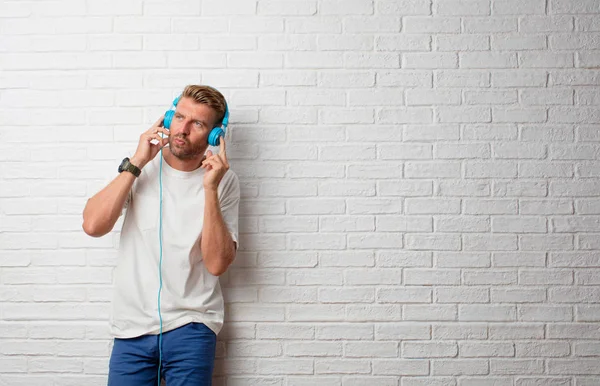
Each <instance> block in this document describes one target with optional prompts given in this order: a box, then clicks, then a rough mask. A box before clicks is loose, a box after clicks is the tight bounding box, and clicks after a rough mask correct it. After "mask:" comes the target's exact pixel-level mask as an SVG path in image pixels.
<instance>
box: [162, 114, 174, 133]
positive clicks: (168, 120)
mask: <svg viewBox="0 0 600 386" xmlns="http://www.w3.org/2000/svg"><path fill="white" fill-rule="evenodd" d="M174 116H175V111H174V110H169V111H167V112H166V113H165V119H164V120H163V127H164V128H165V129H167V130H169V129H170V128H171V121H173V117H174Z"/></svg>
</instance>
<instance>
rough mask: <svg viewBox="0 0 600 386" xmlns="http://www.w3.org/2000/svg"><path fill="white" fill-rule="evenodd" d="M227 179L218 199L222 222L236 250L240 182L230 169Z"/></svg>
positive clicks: (237, 244)
mask: <svg viewBox="0 0 600 386" xmlns="http://www.w3.org/2000/svg"><path fill="white" fill-rule="evenodd" d="M227 173H228V174H229V176H228V177H229V178H227V179H226V180H225V181H224V184H223V189H222V190H221V195H220V197H219V204H220V207H221V214H222V216H223V221H225V225H226V226H227V229H228V230H229V233H230V234H231V238H232V239H233V242H234V243H235V248H236V250H237V249H238V248H239V229H238V222H239V208H240V181H239V179H238V176H237V175H236V174H235V173H234V172H233V171H232V170H231V169H230V170H228V171H227Z"/></svg>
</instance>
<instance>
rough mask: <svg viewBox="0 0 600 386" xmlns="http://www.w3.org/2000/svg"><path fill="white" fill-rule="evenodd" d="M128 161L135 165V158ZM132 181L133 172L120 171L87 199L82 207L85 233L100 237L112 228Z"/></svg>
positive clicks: (133, 177)
mask: <svg viewBox="0 0 600 386" xmlns="http://www.w3.org/2000/svg"><path fill="white" fill-rule="evenodd" d="M130 162H131V163H132V164H134V165H136V166H137V164H136V163H135V162H136V161H135V160H133V159H132V160H131V161H130ZM134 181H135V176H134V175H133V174H131V173H127V172H126V173H121V174H119V175H118V176H117V177H116V178H115V179H114V180H112V181H111V182H110V184H108V185H107V186H106V187H105V188H104V189H102V190H101V191H99V192H98V193H96V194H95V195H94V196H92V197H91V198H90V199H89V200H88V201H87V203H86V205H85V209H83V230H84V232H85V233H87V234H88V235H90V236H93V237H101V236H104V235H105V234H107V233H108V232H110V231H111V230H112V229H113V227H114V226H115V223H116V222H117V220H118V219H119V216H120V215H121V211H122V210H123V206H124V205H125V201H127V196H128V195H129V191H130V190H131V187H132V186H133V182H134Z"/></svg>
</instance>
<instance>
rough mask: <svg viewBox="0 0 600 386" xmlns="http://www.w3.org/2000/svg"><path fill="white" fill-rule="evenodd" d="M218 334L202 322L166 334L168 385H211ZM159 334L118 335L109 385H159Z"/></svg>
mask: <svg viewBox="0 0 600 386" xmlns="http://www.w3.org/2000/svg"><path fill="white" fill-rule="evenodd" d="M216 343H217V336H216V335H215V333H214V332H213V331H212V330H211V329H209V328H208V327H206V326H205V325H204V324H202V323H189V324H186V325H185V326H182V327H179V328H176V329H174V330H171V331H168V332H165V333H163V335H162V363H161V377H162V378H164V379H165V381H166V384H167V386H192V385H193V386H205V385H206V386H210V384H211V378H212V372H213V368H214V365H215V348H216ZM158 359H159V355H158V335H143V336H139V337H137V338H131V339H118V338H116V339H115V341H114V345H113V350H112V354H111V356H110V362H109V371H108V386H157V385H158V384H159V383H158Z"/></svg>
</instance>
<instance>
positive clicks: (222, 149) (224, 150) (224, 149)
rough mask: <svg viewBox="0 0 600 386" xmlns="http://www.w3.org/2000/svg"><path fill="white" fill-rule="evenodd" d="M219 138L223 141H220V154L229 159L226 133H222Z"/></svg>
mask: <svg viewBox="0 0 600 386" xmlns="http://www.w3.org/2000/svg"><path fill="white" fill-rule="evenodd" d="M219 139H220V142H221V143H220V145H221V150H220V151H219V154H220V155H221V156H223V158H224V159H227V155H226V146H225V136H224V135H221V136H220V137H219Z"/></svg>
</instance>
